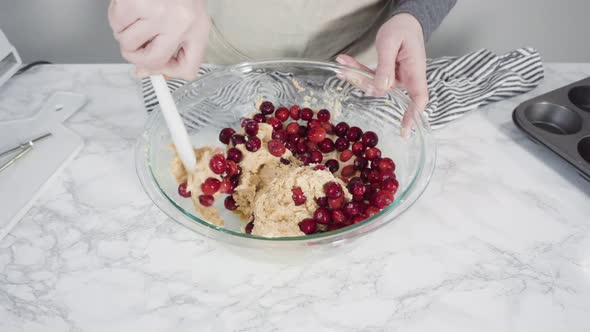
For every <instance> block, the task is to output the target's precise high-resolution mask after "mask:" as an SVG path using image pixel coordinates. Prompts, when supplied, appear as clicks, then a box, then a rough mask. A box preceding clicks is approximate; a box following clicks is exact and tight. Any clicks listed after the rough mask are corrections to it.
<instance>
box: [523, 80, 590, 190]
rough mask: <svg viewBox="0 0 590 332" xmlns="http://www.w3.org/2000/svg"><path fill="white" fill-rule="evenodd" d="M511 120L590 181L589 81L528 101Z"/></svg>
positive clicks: (579, 82)
mask: <svg viewBox="0 0 590 332" xmlns="http://www.w3.org/2000/svg"><path fill="white" fill-rule="evenodd" d="M512 119H513V120H514V123H515V124H516V125H517V126H518V127H519V128H520V129H521V130H522V131H524V132H525V133H527V134H528V136H529V137H531V138H532V139H533V140H535V141H537V142H539V143H541V144H542V145H545V146H546V147H548V148H549V149H550V150H551V151H553V152H554V153H556V154H557V155H559V156H560V157H562V158H563V159H565V160H566V161H567V162H569V163H570V164H572V165H573V166H574V167H575V168H577V169H578V171H579V172H580V173H582V175H584V176H585V177H586V178H590V77H588V78H585V79H583V80H581V81H578V82H575V83H572V84H570V85H567V86H564V87H562V88H559V89H557V90H553V91H551V92H548V93H546V94H544V95H541V96H538V97H535V98H533V99H530V100H527V101H525V102H524V103H522V104H520V105H518V107H517V108H516V109H515V110H514V112H513V114H512Z"/></svg>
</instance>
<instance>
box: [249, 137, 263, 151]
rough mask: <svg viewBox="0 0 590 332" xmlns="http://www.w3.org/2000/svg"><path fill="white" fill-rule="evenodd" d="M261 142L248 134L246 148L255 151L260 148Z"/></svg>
mask: <svg viewBox="0 0 590 332" xmlns="http://www.w3.org/2000/svg"><path fill="white" fill-rule="evenodd" d="M261 145H262V142H261V141H260V138H258V137H256V136H248V141H247V142H246V150H248V151H250V152H256V151H258V150H259V149H260V146H261Z"/></svg>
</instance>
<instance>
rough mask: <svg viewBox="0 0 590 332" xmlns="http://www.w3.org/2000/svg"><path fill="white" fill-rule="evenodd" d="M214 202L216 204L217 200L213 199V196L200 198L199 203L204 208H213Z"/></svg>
mask: <svg viewBox="0 0 590 332" xmlns="http://www.w3.org/2000/svg"><path fill="white" fill-rule="evenodd" d="M213 202H215V198H213V196H211V195H200V196H199V203H201V205H202V206H211V205H213Z"/></svg>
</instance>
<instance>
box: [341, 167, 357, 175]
mask: <svg viewBox="0 0 590 332" xmlns="http://www.w3.org/2000/svg"><path fill="white" fill-rule="evenodd" d="M355 173H356V170H355V169H354V166H353V165H347V166H344V168H342V172H341V173H340V174H342V176H344V177H346V178H349V177H351V176H353V175H354V174H355Z"/></svg>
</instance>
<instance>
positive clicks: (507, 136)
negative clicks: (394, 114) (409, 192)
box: [0, 64, 590, 332]
mask: <svg viewBox="0 0 590 332" xmlns="http://www.w3.org/2000/svg"><path fill="white" fill-rule="evenodd" d="M587 76H590V64H550V65H547V71H546V79H545V81H544V82H543V83H542V85H541V86H540V87H539V88H537V89H536V90H534V91H532V92H530V93H528V94H526V95H522V96H519V97H517V98H513V99H510V100H506V101H503V102H500V103H496V104H493V105H490V106H487V107H485V108H483V109H481V110H478V111H476V112H474V113H473V114H471V115H468V116H466V117H465V118H463V119H460V120H458V121H456V122H453V123H451V124H450V125H449V126H447V127H445V128H443V129H440V130H438V131H437V132H436V138H437V142H438V148H439V150H438V158H439V159H438V165H437V168H436V171H435V174H434V177H433V180H432V182H431V184H430V186H429V188H428V189H427V190H426V192H425V194H424V195H423V196H422V198H421V199H420V200H419V201H418V202H417V203H416V204H415V206H414V207H413V208H412V209H410V210H409V211H408V212H407V213H406V214H404V215H403V216H402V217H401V218H400V219H399V220H398V221H397V222H396V223H393V224H392V225H389V226H388V227H385V228H383V229H382V230H380V231H378V232H376V233H374V234H371V235H369V236H367V237H365V238H363V239H361V240H360V241H358V243H356V244H355V247H354V249H353V250H352V251H350V252H347V253H346V254H342V255H334V256H332V257H328V258H326V259H322V260H319V261H307V262H298V263H290V262H284V263H281V264H278V263H268V262H260V261H255V260H249V259H244V258H243V257H240V256H237V255H235V254H233V253H231V252H230V251H229V250H227V249H226V248H223V247H222V246H220V245H218V244H216V243H214V242H210V241H207V240H204V239H203V238H201V237H199V236H198V235H196V234H194V233H191V232H190V231H188V230H187V229H184V228H182V227H181V226H178V225H177V224H175V223H173V222H171V221H170V220H169V219H168V218H167V217H166V216H165V215H164V214H163V213H161V212H160V211H159V210H158V209H157V208H156V207H155V206H154V205H153V204H152V203H151V202H150V200H149V199H148V198H147V196H146V195H145V194H144V193H143V191H142V189H141V187H140V185H139V182H138V180H137V177H136V175H135V169H134V161H133V154H132V149H133V144H134V139H135V138H136V137H137V135H138V134H139V133H140V132H141V128H142V126H143V122H144V119H145V114H144V111H143V109H142V104H141V99H140V96H139V90H138V87H137V83H136V80H135V79H134V77H133V76H132V70H131V67H130V66H127V65H59V66H47V67H43V68H36V69H34V70H32V71H31V72H29V73H26V74H24V75H22V76H19V77H15V78H14V79H12V80H10V81H9V82H8V84H7V85H6V86H3V87H2V88H1V89H0V120H6V119H14V118H23V117H27V116H30V115H31V114H33V113H34V112H35V110H37V109H38V108H39V107H40V106H41V105H42V103H43V101H44V100H45V99H46V98H47V97H48V96H49V95H50V94H51V93H52V92H54V91H56V90H67V91H75V92H80V93H84V94H86V95H88V96H89V98H90V103H89V104H88V105H87V106H86V107H85V108H84V109H83V110H81V111H80V112H79V113H78V114H76V115H75V116H74V117H72V118H71V119H70V120H69V121H68V126H69V127H70V128H72V129H73V130H75V131H76V132H78V133H79V134H80V135H81V136H82V137H83V138H84V140H85V142H86V146H85V148H84V150H83V151H82V152H81V153H80V154H79V156H78V157H77V158H76V159H75V160H74V161H73V162H72V163H71V164H70V165H69V166H68V167H67V168H66V169H65V171H64V172H63V173H62V174H61V175H60V176H59V178H58V179H57V180H56V181H54V182H53V185H52V186H51V187H50V188H49V190H47V191H46V192H45V193H44V194H43V195H42V197H41V198H40V199H39V200H38V201H37V202H36V203H35V205H34V207H33V208H32V209H31V210H30V211H29V212H28V213H27V214H26V216H25V217H24V218H23V220H22V221H21V222H20V223H19V224H18V225H17V226H16V227H15V229H14V230H13V231H12V232H11V233H10V234H9V235H8V236H7V237H6V238H5V239H3V240H2V241H1V242H0V331H232V330H233V331H454V332H455V331H569V332H573V331H589V330H590V217H589V215H590V204H589V202H590V184H589V183H588V182H585V181H584V180H583V179H582V178H581V177H580V176H578V174H576V172H575V171H574V170H572V169H571V168H570V167H569V166H568V165H566V164H565V163H564V162H562V161H561V160H559V159H557V158H556V157H554V156H553V155H551V154H550V153H549V152H547V151H546V150H545V149H544V148H543V147H541V146H539V145H536V144H535V143H533V142H532V141H530V140H529V139H527V138H526V137H525V136H524V135H523V134H522V133H521V132H520V131H519V130H518V129H516V128H515V127H514V126H513V124H512V122H511V112H512V110H513V109H514V107H515V106H516V105H517V104H518V103H520V102H522V101H524V100H526V99H528V98H531V97H532V96H534V95H538V94H541V93H543V92H545V91H549V90H551V89H554V88H557V87H559V86H562V85H565V84H567V83H570V82H573V81H575V80H578V79H581V78H583V77H587ZM0 190H17V189H7V188H0Z"/></svg>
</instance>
